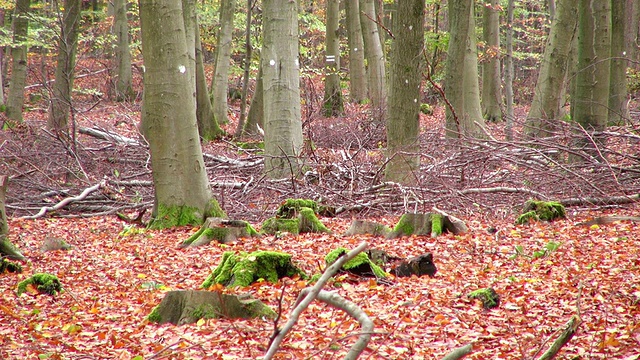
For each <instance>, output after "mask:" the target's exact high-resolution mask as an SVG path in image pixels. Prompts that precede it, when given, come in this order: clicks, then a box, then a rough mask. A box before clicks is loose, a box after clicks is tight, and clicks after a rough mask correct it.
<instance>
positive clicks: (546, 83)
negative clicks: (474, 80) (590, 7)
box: [524, 0, 578, 138]
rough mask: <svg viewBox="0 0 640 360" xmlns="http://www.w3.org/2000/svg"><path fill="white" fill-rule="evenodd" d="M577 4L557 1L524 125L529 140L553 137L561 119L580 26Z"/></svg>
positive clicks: (573, 1)
mask: <svg viewBox="0 0 640 360" xmlns="http://www.w3.org/2000/svg"><path fill="white" fill-rule="evenodd" d="M577 7H578V0H558V1H557V4H556V16H555V17H554V21H553V22H552V23H551V30H550V32H549V36H548V38H547V42H546V45H545V49H544V54H543V57H542V62H541V64H540V72H539V74H538V80H537V81H536V87H535V90H534V93H533V101H532V102H531V107H530V109H529V114H528V115H527V120H526V123H525V129H524V130H525V133H526V134H527V136H529V137H533V138H536V137H547V136H551V135H552V134H553V132H554V130H555V127H556V126H555V124H554V123H555V122H557V121H560V120H561V118H562V108H563V106H564V103H565V94H566V91H567V86H568V84H567V83H568V79H567V77H568V73H569V68H570V66H571V64H572V59H571V55H572V46H573V44H574V39H575V36H576V29H577V24H578V10H577Z"/></svg>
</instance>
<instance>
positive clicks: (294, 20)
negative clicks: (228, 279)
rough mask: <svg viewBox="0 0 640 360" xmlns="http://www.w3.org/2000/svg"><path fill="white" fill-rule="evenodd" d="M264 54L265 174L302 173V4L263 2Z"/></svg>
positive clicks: (285, 175)
mask: <svg viewBox="0 0 640 360" xmlns="http://www.w3.org/2000/svg"><path fill="white" fill-rule="evenodd" d="M263 7H264V9H263V31H264V40H263V46H262V53H261V57H262V58H261V68H262V85H263V92H262V96H263V106H264V126H265V127H264V133H265V137H264V147H265V167H264V171H265V174H266V175H267V176H268V177H270V178H272V179H283V178H289V177H295V176H297V175H298V170H299V169H298V168H299V166H300V153H301V151H302V119H301V114H300V63H299V59H298V7H297V3H296V2H295V1H291V0H265V1H263Z"/></svg>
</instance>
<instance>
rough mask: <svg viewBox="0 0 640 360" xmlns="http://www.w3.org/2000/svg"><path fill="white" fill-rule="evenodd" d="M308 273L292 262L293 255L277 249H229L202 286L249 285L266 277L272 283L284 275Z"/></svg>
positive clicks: (304, 276)
mask: <svg viewBox="0 0 640 360" xmlns="http://www.w3.org/2000/svg"><path fill="white" fill-rule="evenodd" d="M295 275H299V276H301V277H303V278H306V274H305V273H304V272H303V271H302V270H300V269H298V268H297V267H295V266H294V265H293V264H292V263H291V255H289V254H285V253H279V252H275V251H255V252H252V253H245V252H242V253H240V254H235V253H233V252H230V251H227V252H225V253H224V254H223V255H222V261H221V263H220V265H218V267H217V268H216V269H214V271H213V272H212V273H211V274H210V275H209V276H208V277H207V279H206V280H205V281H204V282H203V283H202V286H201V287H202V288H205V289H206V288H209V287H211V286H212V285H214V284H222V285H225V286H249V285H251V284H252V283H254V282H255V281H258V280H260V279H264V280H266V281H269V282H271V283H276V282H278V279H280V278H283V277H293V276H295Z"/></svg>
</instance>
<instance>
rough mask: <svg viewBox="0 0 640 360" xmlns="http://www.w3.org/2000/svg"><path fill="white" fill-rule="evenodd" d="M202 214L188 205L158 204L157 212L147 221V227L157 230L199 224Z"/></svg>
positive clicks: (202, 219)
mask: <svg viewBox="0 0 640 360" xmlns="http://www.w3.org/2000/svg"><path fill="white" fill-rule="evenodd" d="M203 221H204V214H203V213H202V212H201V211H200V210H199V209H197V208H194V207H190V206H177V205H175V206H166V205H162V204H161V205H159V206H158V213H157V214H156V215H155V218H154V219H153V220H152V221H151V222H150V223H149V228H150V229H154V230H158V229H166V228H172V227H176V226H183V225H192V226H196V225H201V224H202V222H203Z"/></svg>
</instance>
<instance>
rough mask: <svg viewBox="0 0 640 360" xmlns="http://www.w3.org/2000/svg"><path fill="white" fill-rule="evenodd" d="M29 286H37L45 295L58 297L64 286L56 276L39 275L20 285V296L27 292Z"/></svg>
mask: <svg viewBox="0 0 640 360" xmlns="http://www.w3.org/2000/svg"><path fill="white" fill-rule="evenodd" d="M29 285H33V286H35V287H36V289H38V291H39V292H40V293H43V294H49V295H56V294H57V293H59V292H60V291H62V284H60V280H58V278H57V277H56V276H55V275H51V274H47V273H38V274H33V275H32V276H31V277H30V278H28V279H27V280H24V281H21V282H20V283H19V284H18V290H17V293H18V296H20V295H22V294H23V293H24V292H25V291H27V286H29Z"/></svg>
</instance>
